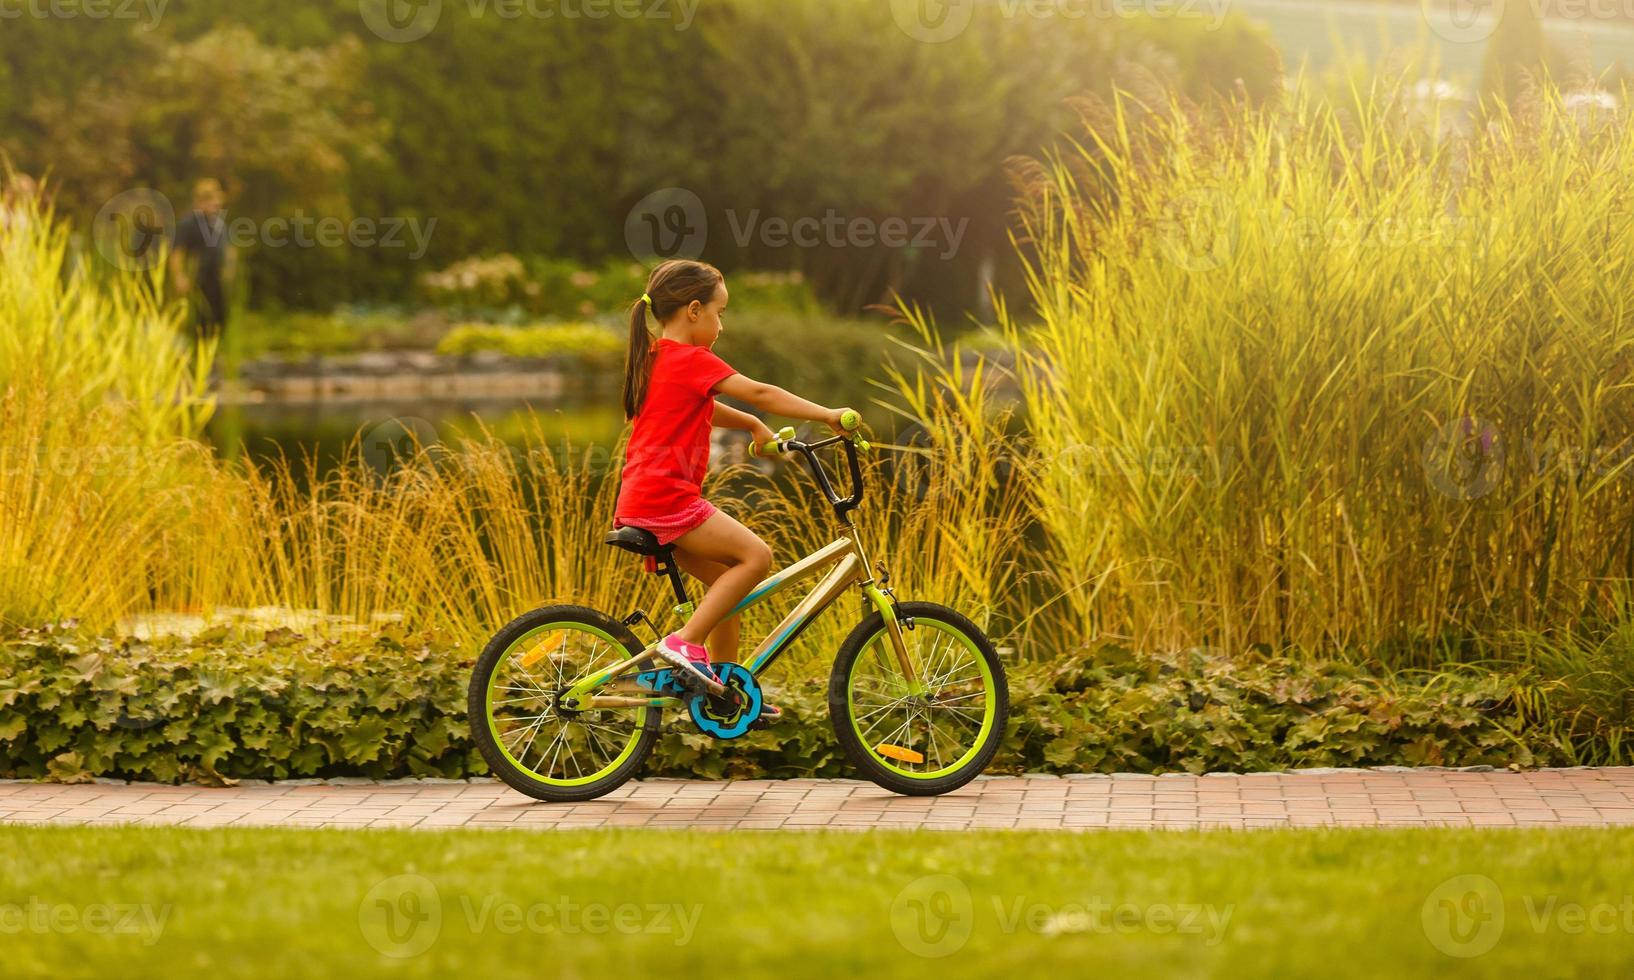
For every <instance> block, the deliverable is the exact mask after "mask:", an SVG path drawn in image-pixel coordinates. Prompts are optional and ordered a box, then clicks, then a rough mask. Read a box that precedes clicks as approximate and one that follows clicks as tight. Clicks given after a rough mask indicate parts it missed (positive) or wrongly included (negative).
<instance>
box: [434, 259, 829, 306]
mask: <svg viewBox="0 0 1634 980" xmlns="http://www.w3.org/2000/svg"><path fill="white" fill-rule="evenodd" d="M647 273H648V269H647V267H646V266H644V265H641V264H640V263H636V262H627V261H618V260H614V261H609V262H605V263H603V264H602V265H600V266H587V265H584V264H582V263H579V262H574V261H572V260H570V259H561V258H545V257H542V256H527V257H525V258H518V257H517V256H514V255H510V254H499V255H494V256H487V257H481V256H474V257H471V258H466V259H461V260H460V261H458V262H455V263H454V264H453V265H450V266H448V267H447V268H445V269H440V270H438V271H436V272H428V273H426V274H425V275H422V276H421V277H420V292H421V294H422V295H423V296H424V297H425V299H426V300H427V302H429V303H431V304H432V305H434V306H437V307H440V308H444V309H452V310H461V311H465V312H467V313H470V314H471V315H472V317H473V318H474V319H483V320H505V319H507V318H509V317H512V316H514V315H515V314H516V313H517V312H521V313H524V314H531V315H533V316H537V317H548V318H555V319H564V320H567V319H579V320H590V319H602V320H609V321H614V322H622V321H623V320H624V317H625V316H626V315H627V314H628V312H629V309H630V306H631V305H632V304H633V303H634V302H635V301H636V298H637V297H639V296H640V295H641V293H642V291H643V290H645V289H646V284H647ZM727 284H728V286H729V287H730V289H731V293H732V308H733V310H734V311H746V310H754V311H767V312H774V313H808V314H816V313H818V312H819V308H818V304H817V300H816V297H815V296H814V295H813V294H812V292H811V289H810V287H809V286H808V285H807V284H806V281H805V279H804V277H803V276H801V275H800V274H799V273H798V272H736V273H733V274H732V275H731V276H730V277H729V278H728V279H727Z"/></svg>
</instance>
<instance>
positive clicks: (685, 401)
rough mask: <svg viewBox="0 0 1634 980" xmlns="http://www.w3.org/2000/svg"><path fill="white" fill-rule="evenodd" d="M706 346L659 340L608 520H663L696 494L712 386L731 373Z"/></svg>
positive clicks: (705, 457)
mask: <svg viewBox="0 0 1634 980" xmlns="http://www.w3.org/2000/svg"><path fill="white" fill-rule="evenodd" d="M736 373H737V372H736V371H734V370H733V369H732V367H731V365H729V364H727V363H726V362H725V361H723V360H721V359H720V358H718V357H716V356H715V355H714V354H713V353H711V352H710V350H709V348H707V347H699V346H696V345H694V344H682V343H677V342H676V341H673V340H670V339H669V338H667V337H661V338H659V340H658V354H657V356H656V357H655V358H654V359H653V365H652V379H651V380H650V381H648V383H647V398H646V401H645V402H643V403H642V405H641V411H640V412H638V413H637V414H636V417H635V426H634V429H633V431H632V432H631V433H630V442H629V445H628V446H627V447H626V448H625V450H624V472H623V474H622V475H621V476H620V477H619V488H618V504H617V505H616V506H615V508H614V510H613V516H614V517H616V518H619V519H623V518H627V517H638V518H639V517H668V516H670V515H672V514H676V513H679V512H680V510H681V509H682V508H684V507H686V506H687V505H689V504H691V503H692V502H693V501H695V500H697V499H698V498H699V496H701V495H702V487H703V482H704V476H705V474H707V473H708V472H709V429H710V425H711V420H712V419H713V418H714V415H715V386H716V385H718V384H720V383H721V382H722V381H725V380H726V379H727V378H729V377H731V376H732V375H734V374H736Z"/></svg>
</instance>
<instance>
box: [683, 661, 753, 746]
mask: <svg viewBox="0 0 1634 980" xmlns="http://www.w3.org/2000/svg"><path fill="white" fill-rule="evenodd" d="M709 666H710V669H711V670H713V671H714V672H715V677H716V678H717V679H719V680H720V682H721V683H722V684H724V685H726V692H725V693H724V694H716V695H710V694H703V693H699V692H694V693H691V694H690V695H689V696H688V697H687V712H688V713H689V714H691V715H692V723H693V724H694V725H697V726H698V730H699V731H701V732H703V733H704V734H705V735H708V736H709V737H711V738H718V739H720V740H722V741H726V740H729V739H734V738H741V737H742V736H744V735H746V734H748V732H749V728H750V726H752V725H754V723H755V721H756V720H757V719H759V718H760V711H761V708H762V706H763V705H764V704H765V703H766V702H765V698H764V696H763V695H762V694H761V691H760V682H759V681H757V680H755V675H754V674H752V673H750V672H749V668H747V667H745V666H743V665H742V664H735V663H730V662H724V663H718V664H710V665H709Z"/></svg>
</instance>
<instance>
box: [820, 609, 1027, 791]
mask: <svg viewBox="0 0 1634 980" xmlns="http://www.w3.org/2000/svg"><path fill="white" fill-rule="evenodd" d="M899 608H900V610H901V615H902V616H904V617H906V618H908V619H911V620H915V621H918V620H927V621H931V622H934V623H937V624H941V626H945V627H948V628H950V629H951V630H952V631H957V632H958V633H960V634H963V636H964V637H965V638H967V639H968V640H969V642H970V645H971V646H972V647H974V648H975V650H976V652H977V653H978V654H979V655H980V657H981V659H982V660H983V661H985V662H986V664H987V667H988V668H989V670H990V672H991V675H992V685H991V689H990V690H988V692H987V695H988V697H989V698H990V699H991V700H992V702H993V707H994V716H993V720H992V722H991V724H990V725H986V726H984V728H983V731H985V734H983V735H981V736H980V737H981V738H982V739H984V741H982V742H981V744H980V745H978V746H976V748H975V753H974V755H972V756H971V757H970V758H969V759H967V760H965V761H964V762H963V763H962V764H960V765H959V766H958V768H957V769H955V770H953V771H950V772H948V773H946V774H945V775H940V776H934V777H929V778H926V777H919V778H915V777H912V776H905V775H903V774H901V773H900V772H897V771H895V770H893V769H892V768H891V767H890V766H889V765H888V764H887V763H885V762H884V760H882V759H881V758H880V757H879V756H876V755H875V754H874V751H873V750H872V749H871V748H869V746H868V744H867V743H866V742H865V741H864V739H863V737H862V736H861V735H860V734H859V733H858V732H857V730H856V728H855V727H854V726H853V724H852V721H851V709H850V705H851V698H850V690H849V689H850V685H851V677H852V670H853V667H854V666H855V664H856V662H857V658H858V657H860V656H862V654H863V651H864V650H866V649H867V648H868V646H869V645H870V643H871V642H872V641H873V640H875V638H878V639H879V641H880V642H882V643H885V644H889V643H890V640H889V638H888V637H887V636H886V635H885V619H884V617H883V616H881V615H880V613H879V612H878V611H877V610H876V611H875V612H873V613H870V614H869V615H868V616H866V617H864V618H863V620H862V622H860V623H858V624H857V625H856V627H855V628H854V629H852V630H851V632H850V634H848V635H847V636H846V638H845V642H843V643H841V644H840V652H839V655H838V656H836V657H835V659H834V670H833V672H832V673H831V674H830V675H829V681H828V716H829V721H830V722H831V723H832V724H833V726H834V737H835V738H836V739H837V740H838V741H839V743H840V746H841V747H842V748H844V749H845V754H846V757H847V758H848V759H850V760H851V764H852V765H853V766H855V767H856V768H857V770H858V771H859V772H861V773H862V775H863V776H864V777H866V778H867V779H869V780H872V781H873V782H874V783H877V784H878V785H880V786H882V787H884V788H885V789H888V790H890V791H891V792H893V793H901V794H902V795H904V796H940V795H941V794H943V793H950V792H952V791H953V790H956V789H958V788H959V787H961V786H963V785H965V784H966V783H968V782H970V781H971V780H972V779H975V778H976V777H977V776H979V775H980V774H981V773H982V771H983V770H985V769H986V768H987V766H988V765H989V764H990V763H991V762H992V761H993V756H994V754H996V753H997V752H998V750H999V743H1000V742H1002V741H1003V740H1004V726H1005V724H1006V722H1007V721H1008V719H1009V716H1010V689H1009V685H1008V684H1007V683H1006V681H1005V677H1004V665H1003V664H1001V663H1000V662H999V654H998V651H997V650H996V649H994V648H993V642H992V641H991V640H989V639H988V638H987V635H986V634H985V633H983V632H982V631H981V629H980V628H979V627H978V626H976V624H975V623H972V622H971V621H970V620H969V619H968V618H967V617H965V616H964V615H962V614H961V613H959V612H956V611H955V610H953V609H950V608H948V607H947V606H943V605H939V604H937V603H933V602H904V603H901V605H900V607H899ZM918 628H929V627H928V626H918V627H916V629H918ZM914 632H915V631H913V630H905V631H904V639H911V638H912V637H913V635H914Z"/></svg>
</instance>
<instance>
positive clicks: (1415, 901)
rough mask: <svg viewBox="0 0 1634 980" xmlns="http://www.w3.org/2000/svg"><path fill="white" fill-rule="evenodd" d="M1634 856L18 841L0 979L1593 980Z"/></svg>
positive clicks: (1116, 847)
mask: <svg viewBox="0 0 1634 980" xmlns="http://www.w3.org/2000/svg"><path fill="white" fill-rule="evenodd" d="M1631 855H1634V832H1627V831H1547V832H1546V831H1537V832H1533V831H1492V832H1470V831H1450V830H1449V831H1345V832H1272V831H1266V832H1255V833H1203V834H1192V833H1161V832H1160V833H1089V834H1022V833H935V832H927V833H897V832H890V833H887V832H879V833H866V834H793V833H753V832H740V833H685V832H653V831H622V832H611V831H610V832H574V833H565V832H563V833H552V832H522V831H496V832H481V831H470V832H446V833H433V832H396V831H392V832H385V831H377V832H361V831H356V832H354V831H277V830H248V829H246V830H229V831H214V830H212V831H204V830H198V831H194V830H178V829H162V828H125V829H104V828H49V827H41V828H16V827H13V828H8V829H4V830H0V957H3V960H0V962H4V964H5V965H4V968H3V972H4V973H5V974H6V975H7V976H40V975H50V976H81V975H92V974H101V975H113V974H116V973H117V974H119V975H135V976H153V975H159V974H161V973H175V972H178V971H180V972H192V973H198V974H203V975H208V976H211V977H212V978H219V977H227V976H248V975H274V976H308V975H311V976H351V977H357V976H365V975H376V974H385V975H391V976H396V977H434V976H454V975H463V976H473V977H490V976H546V977H553V976H575V977H599V976H611V975H619V974H622V975H627V976H647V975H655V974H658V973H659V972H660V971H664V972H670V971H680V972H678V973H677V974H676V975H680V976H701V975H709V976H715V977H721V978H728V977H731V978H737V977H744V976H759V975H777V976H780V977H784V978H788V977H805V976H823V977H829V976H847V975H850V974H852V973H853V972H861V971H867V972H869V973H879V972H884V971H890V972H891V973H892V974H893V975H899V974H926V975H929V974H943V975H949V974H957V975H969V974H982V975H988V976H1003V975H1007V974H1008V975H1010V976H1016V977H1021V976H1029V977H1030V976H1036V975H1039V974H1038V972H1037V971H1039V970H1041V969H1049V968H1052V967H1055V968H1059V969H1061V970H1062V971H1066V970H1071V971H1072V972H1071V973H1070V974H1068V973H1066V972H1062V973H1061V974H1059V975H1060V976H1067V975H1071V976H1080V975H1086V974H1088V975H1093V973H1094V972H1101V971H1105V972H1106V974H1107V975H1109V976H1154V975H1158V976H1163V975H1182V976H1196V975H1213V976H1250V975H1253V976H1262V975H1281V976H1289V975H1302V974H1313V975H1315V974H1321V975H1325V976H1366V977H1378V976H1428V975H1444V974H1460V975H1462V974H1474V975H1491V976H1498V975H1517V974H1531V975H1536V976H1560V975H1567V974H1579V975H1612V974H1615V973H1621V972H1626V969H1627V964H1628V963H1629V962H1630V961H1631V960H1634V900H1631V898H1630V893H1631V891H1634V875H1631V874H1630V871H1631V870H1634V860H1631ZM1471 876H1478V877H1471ZM1500 909H1501V913H1500V912H1499V910H1500ZM1438 946H1439V947H1440V948H1438ZM1443 949H1444V950H1447V951H1449V952H1451V953H1473V954H1478V955H1473V956H1453V955H1449V952H1443V951H1442V950H1443ZM1091 971H1093V972H1091Z"/></svg>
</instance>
